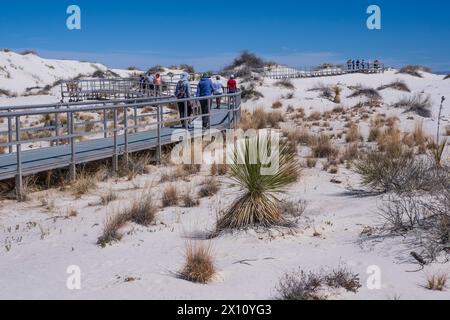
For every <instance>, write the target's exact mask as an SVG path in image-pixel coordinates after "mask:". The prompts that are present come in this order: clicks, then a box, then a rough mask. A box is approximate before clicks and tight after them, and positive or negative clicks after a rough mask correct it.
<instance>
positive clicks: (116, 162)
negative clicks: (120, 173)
mask: <svg viewBox="0 0 450 320" xmlns="http://www.w3.org/2000/svg"><path fill="white" fill-rule="evenodd" d="M117 149H118V148H117V109H114V150H113V159H112V166H113V172H114V173H117V170H118V169H119V154H118V150H117Z"/></svg>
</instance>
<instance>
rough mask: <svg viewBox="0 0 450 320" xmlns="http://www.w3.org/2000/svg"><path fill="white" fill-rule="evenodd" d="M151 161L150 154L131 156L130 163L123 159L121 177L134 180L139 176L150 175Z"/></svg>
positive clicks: (119, 172) (120, 166) (129, 156)
mask: <svg viewBox="0 0 450 320" xmlns="http://www.w3.org/2000/svg"><path fill="white" fill-rule="evenodd" d="M150 160H151V156H150V154H135V155H132V154H130V155H128V161H127V159H126V158H125V157H123V158H122V159H121V161H120V165H119V170H118V175H119V177H128V180H133V179H134V178H136V177H137V176H138V175H142V174H147V173H149V170H148V168H147V166H148V164H149V163H150Z"/></svg>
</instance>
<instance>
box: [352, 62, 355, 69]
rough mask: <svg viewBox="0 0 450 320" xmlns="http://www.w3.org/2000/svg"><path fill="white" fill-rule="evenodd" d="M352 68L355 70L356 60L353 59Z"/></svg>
mask: <svg viewBox="0 0 450 320" xmlns="http://www.w3.org/2000/svg"><path fill="white" fill-rule="evenodd" d="M352 69H353V71H355V60H352Z"/></svg>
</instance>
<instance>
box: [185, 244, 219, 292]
mask: <svg viewBox="0 0 450 320" xmlns="http://www.w3.org/2000/svg"><path fill="white" fill-rule="evenodd" d="M215 274H216V266H215V261H214V256H213V254H212V248H211V245H210V244H209V245H204V244H192V243H189V244H188V245H187V248H186V257H185V263H184V266H183V268H182V269H181V271H179V272H178V276H179V277H180V278H181V279H184V280H187V281H191V282H194V283H201V284H207V283H209V282H211V280H213V278H214V275H215Z"/></svg>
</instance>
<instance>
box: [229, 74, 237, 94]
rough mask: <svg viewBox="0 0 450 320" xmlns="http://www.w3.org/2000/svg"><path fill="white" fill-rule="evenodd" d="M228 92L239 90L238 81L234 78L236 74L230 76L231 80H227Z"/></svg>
mask: <svg viewBox="0 0 450 320" xmlns="http://www.w3.org/2000/svg"><path fill="white" fill-rule="evenodd" d="M227 88H228V93H236V91H237V82H236V79H234V75H231V76H230V80H228V82H227Z"/></svg>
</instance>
